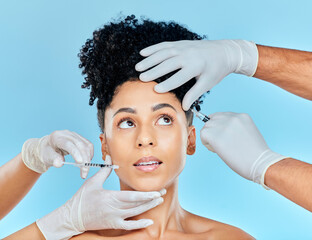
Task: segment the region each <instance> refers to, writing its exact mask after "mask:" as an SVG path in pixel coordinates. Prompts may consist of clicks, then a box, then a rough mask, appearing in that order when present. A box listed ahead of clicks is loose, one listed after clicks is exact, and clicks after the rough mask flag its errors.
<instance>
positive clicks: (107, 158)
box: [104, 155, 112, 164]
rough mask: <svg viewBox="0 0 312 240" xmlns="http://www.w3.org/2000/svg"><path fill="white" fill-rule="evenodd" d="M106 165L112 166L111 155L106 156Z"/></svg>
mask: <svg viewBox="0 0 312 240" xmlns="http://www.w3.org/2000/svg"><path fill="white" fill-rule="evenodd" d="M104 163H105V164H112V158H111V156H110V155H106V156H105V161H104Z"/></svg>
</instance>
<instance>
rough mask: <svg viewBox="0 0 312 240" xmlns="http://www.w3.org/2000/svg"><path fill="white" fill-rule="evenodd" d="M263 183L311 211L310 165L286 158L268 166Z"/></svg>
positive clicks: (311, 173)
mask: <svg viewBox="0 0 312 240" xmlns="http://www.w3.org/2000/svg"><path fill="white" fill-rule="evenodd" d="M265 184H266V185H267V186H268V187H269V188H271V189H273V190H275V191H276V192H278V193H280V194H281V195H283V196H284V197H286V198H288V199H289V200H291V201H293V202H294V203H296V204H298V205H300V206H302V207H303V208H305V209H307V210H309V211H312V165H311V164H309V163H305V162H301V161H299V160H296V159H292V158H286V159H284V160H282V161H279V162H277V163H275V164H273V165H272V166H270V167H269V168H268V170H267V172H266V174H265Z"/></svg>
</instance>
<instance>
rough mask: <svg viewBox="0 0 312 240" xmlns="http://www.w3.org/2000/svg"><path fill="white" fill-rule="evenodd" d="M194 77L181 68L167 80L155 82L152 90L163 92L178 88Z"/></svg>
mask: <svg viewBox="0 0 312 240" xmlns="http://www.w3.org/2000/svg"><path fill="white" fill-rule="evenodd" d="M193 77H195V76H194V75H193V74H192V73H191V72H189V71H188V70H185V69H181V70H180V71H178V72H177V73H175V74H174V75H173V76H171V77H170V78H168V79H167V80H165V81H163V82H161V83H159V84H157V85H156V86H155V87H154V90H155V91H156V92H158V93H165V92H169V91H171V90H172V89H175V88H178V87H180V86H181V85H183V84H184V83H186V82H187V81H189V80H190V79H192V78H193Z"/></svg>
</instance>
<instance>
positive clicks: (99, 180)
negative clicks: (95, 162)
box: [88, 168, 112, 186]
mask: <svg viewBox="0 0 312 240" xmlns="http://www.w3.org/2000/svg"><path fill="white" fill-rule="evenodd" d="M111 172H112V169H111V168H101V169H100V170H99V171H98V172H97V173H96V174H94V175H93V176H92V177H91V178H89V179H88V181H89V180H90V182H92V183H93V184H97V185H98V186H102V185H103V183H104V182H105V180H106V179H107V177H108V176H109V174H110V173H111Z"/></svg>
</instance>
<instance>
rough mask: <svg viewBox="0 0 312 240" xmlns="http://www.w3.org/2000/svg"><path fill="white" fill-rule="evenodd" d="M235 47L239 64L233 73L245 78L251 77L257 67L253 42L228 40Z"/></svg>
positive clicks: (256, 53) (256, 55) (256, 51)
mask: <svg viewBox="0 0 312 240" xmlns="http://www.w3.org/2000/svg"><path fill="white" fill-rule="evenodd" d="M230 41H231V42H232V43H233V44H234V45H236V47H238V48H239V58H240V61H239V64H238V65H237V68H236V70H235V71H234V72H235V73H238V74H243V75H246V76H249V77H251V76H253V75H254V74H255V72H256V70H257V66H258V58H259V54H258V48H257V45H256V44H255V43H254V42H251V41H246V40H230Z"/></svg>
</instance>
